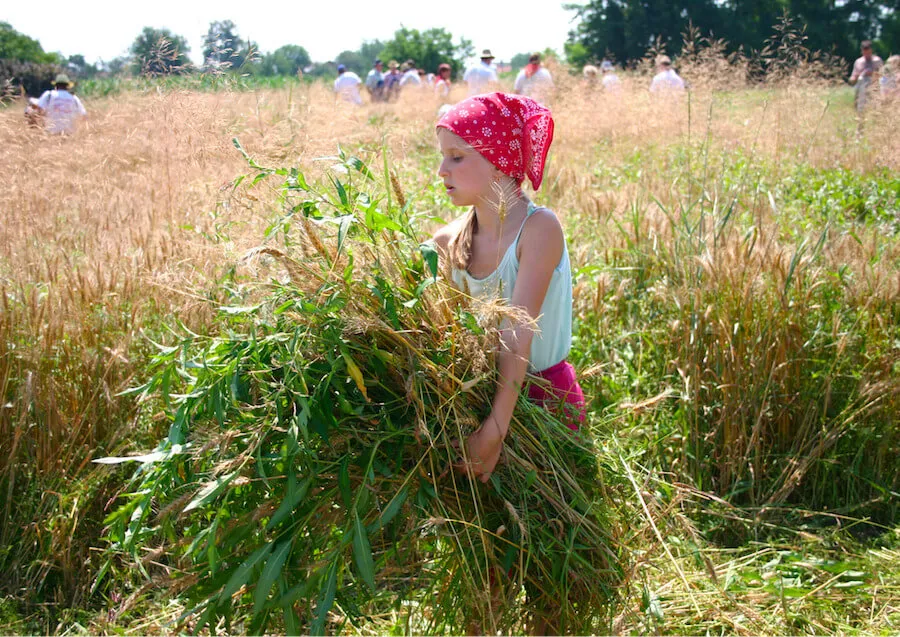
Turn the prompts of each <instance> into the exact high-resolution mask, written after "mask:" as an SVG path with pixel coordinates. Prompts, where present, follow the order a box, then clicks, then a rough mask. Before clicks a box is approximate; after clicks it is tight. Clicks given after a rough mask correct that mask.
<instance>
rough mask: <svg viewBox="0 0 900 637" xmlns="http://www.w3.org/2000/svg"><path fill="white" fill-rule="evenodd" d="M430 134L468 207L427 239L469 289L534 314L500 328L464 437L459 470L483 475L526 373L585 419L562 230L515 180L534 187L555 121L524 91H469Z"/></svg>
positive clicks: (536, 392) (444, 172) (532, 393)
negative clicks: (494, 381)
mask: <svg viewBox="0 0 900 637" xmlns="http://www.w3.org/2000/svg"><path fill="white" fill-rule="evenodd" d="M437 136H438V140H439V142H440V146H441V154H442V155H443V160H442V161H441V165H440V169H439V170H438V174H439V175H440V177H441V178H442V179H443V181H444V186H445V187H446V189H447V194H448V195H449V196H450V200H451V201H452V202H453V203H454V204H455V205H457V206H469V207H470V209H469V212H468V213H467V214H466V215H464V216H463V217H462V218H460V219H457V220H456V221H454V222H452V223H450V224H449V225H447V226H445V227H444V228H442V229H441V230H439V231H438V232H437V234H436V235H435V237H434V239H435V243H436V244H437V247H438V249H439V252H440V254H441V255H442V258H445V259H449V262H450V265H451V267H452V273H453V280H454V282H455V283H456V285H458V286H459V287H460V288H461V289H464V290H465V289H467V290H468V291H469V293H470V294H472V295H473V296H478V297H487V296H491V295H497V296H500V297H501V298H503V299H505V300H506V301H507V302H508V304H509V305H511V306H513V307H516V308H521V309H523V310H524V311H525V312H527V314H528V316H529V317H531V319H532V321H528V322H520V323H518V324H512V325H509V326H507V327H506V328H505V329H504V330H503V331H502V334H501V350H500V352H499V358H498V366H499V377H500V378H499V383H498V388H497V392H496V394H495V396H494V400H493V403H492V405H491V413H490V415H489V416H488V417H487V418H486V419H485V420H484V422H483V423H482V424H481V427H479V428H478V430H476V431H475V432H474V433H473V434H472V435H470V436H469V438H468V440H467V441H466V445H467V450H468V458H469V464H468V465H467V466H465V467H461V468H460V469H461V470H463V471H465V472H467V473H468V474H469V475H470V476H471V477H474V478H477V479H480V480H481V481H482V482H487V480H488V479H489V478H490V476H491V472H493V470H494V467H495V466H496V464H497V461H498V459H499V458H500V452H501V450H502V448H503V440H504V438H505V437H506V433H507V431H508V429H509V423H510V420H511V419H512V415H513V409H514V408H515V405H516V400H517V398H518V395H519V390H520V388H521V386H522V384H523V382H524V380H525V375H526V372H530V373H532V374H534V375H535V376H538V377H540V378H542V379H544V381H546V383H549V386H550V389H549V391H548V390H545V389H544V387H543V386H542V385H539V384H531V385H530V386H529V388H528V395H529V397H530V398H531V399H533V400H535V401H537V402H539V403H541V404H545V405H548V406H550V407H554V408H555V407H560V408H565V407H568V408H569V412H570V414H572V415H574V417H573V418H571V419H570V424H569V427H570V428H571V429H577V428H578V423H580V422H583V421H584V415H585V414H584V394H583V393H582V391H581V387H580V386H579V385H578V381H577V380H576V378H575V370H574V369H573V368H572V365H571V364H570V363H568V362H567V361H566V356H567V355H568V353H569V349H570V346H571V340H572V274H571V270H570V266H569V255H568V252H567V250H566V242H565V238H564V236H563V231H562V227H561V226H560V223H559V219H557V218H556V215H554V214H553V212H551V211H550V210H548V209H546V208H539V207H537V206H535V205H534V204H533V203H532V202H531V201H530V200H529V199H528V197H527V196H526V195H525V194H524V193H523V192H522V188H521V186H522V182H523V181H524V180H525V178H526V177H527V178H528V179H529V181H531V185H532V186H533V188H534V189H535V190H537V189H538V188H540V186H541V181H542V179H543V176H544V162H545V161H546V158H547V151H548V150H549V149H550V143H551V141H552V140H553V119H552V117H551V115H550V111H549V110H547V109H546V108H544V107H543V106H541V105H540V104H538V103H537V102H535V101H534V100H532V99H530V98H528V97H523V96H520V95H508V94H504V93H490V94H485V95H476V96H474V97H470V98H468V99H466V100H464V101H462V102H460V103H459V104H456V105H455V106H454V107H453V108H451V109H450V110H449V111H448V112H447V113H445V114H444V115H443V116H442V117H441V118H440V120H438V123H437ZM501 201H502V202H503V205H501ZM501 213H502V214H501ZM536 332H537V333H536ZM546 383H544V384H546Z"/></svg>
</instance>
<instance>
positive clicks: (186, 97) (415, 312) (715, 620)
mask: <svg viewBox="0 0 900 637" xmlns="http://www.w3.org/2000/svg"><path fill="white" fill-rule="evenodd" d="M707 71H709V69H707ZM692 72H693V75H692ZM686 76H687V77H688V79H690V80H692V85H693V89H692V90H691V92H690V93H689V94H686V95H683V96H679V97H659V96H651V95H649V94H648V93H647V92H646V90H645V87H646V78H644V77H637V76H635V77H628V78H625V86H624V89H623V90H622V91H621V92H620V93H618V94H615V95H607V94H602V93H599V92H596V91H594V90H592V89H591V88H590V87H587V86H585V85H583V84H582V83H581V81H580V78H575V77H566V76H564V75H563V74H561V73H560V74H558V76H557V77H558V78H559V81H558V84H559V91H558V94H557V95H556V97H555V98H554V101H553V102H552V104H551V108H552V109H553V112H554V117H555V120H556V139H555V142H554V144H553V147H552V150H551V154H550V159H549V164H548V172H547V175H546V177H545V180H544V186H543V188H542V189H541V191H539V192H538V193H535V194H534V199H535V201H536V202H538V203H539V204H542V205H546V206H548V207H550V208H552V209H553V210H555V211H556V212H557V214H558V215H559V216H560V218H561V220H562V222H563V225H564V228H565V232H566V235H567V241H568V245H569V250H570V254H571V258H572V266H573V275H574V277H575V281H574V283H575V312H574V314H575V319H574V321H575V324H574V326H573V334H574V343H573V351H572V354H571V357H570V360H571V361H572V362H573V364H574V365H575V366H576V368H577V369H578V370H579V374H580V376H581V379H582V385H583V387H584V389H585V392H586V394H587V395H588V398H589V419H588V425H587V428H586V429H587V433H588V434H589V436H587V437H586V438H587V439H589V440H587V441H579V442H577V443H571V444H570V443H569V442H566V443H563V442H560V444H559V446H558V447H555V446H553V447H552V448H551V447H548V446H547V445H551V446H552V445H553V442H552V441H553V440H554V438H553V436H554V433H555V434H559V432H558V431H556V432H554V430H553V427H554V423H553V422H551V420H548V419H547V418H546V417H545V415H543V412H540V410H537V409H534V408H533V407H530V406H529V405H527V404H524V403H523V404H522V405H521V409H520V411H519V414H518V416H517V422H518V424H517V425H516V426H515V427H514V428H513V435H515V436H516V438H515V441H514V442H513V443H511V444H510V451H509V456H510V458H509V460H508V462H507V465H506V466H505V468H504V469H503V470H501V471H498V472H497V479H496V480H494V481H492V482H491V483H490V484H489V485H486V486H485V488H484V489H483V490H476V489H474V488H473V487H472V486H471V485H468V484H467V482H466V481H465V480H464V479H462V478H459V477H454V475H453V474H452V472H451V473H450V474H449V476H448V475H446V474H444V473H442V465H441V461H442V456H441V455H440V454H441V453H445V452H446V451H447V449H448V448H449V446H448V445H449V441H450V440H451V439H452V438H454V437H456V436H458V435H460V434H461V433H464V432H465V431H466V430H467V429H466V428H467V427H470V424H471V423H470V421H471V420H472V417H473V414H477V413H478V410H479V409H480V407H479V405H481V404H483V403H484V402H485V401H486V400H487V398H486V396H487V395H488V393H487V392H489V389H490V382H489V380H487V379H489V378H490V374H491V365H490V364H488V362H487V361H486V360H485V357H484V355H483V354H479V352H482V351H483V349H482V348H484V347H485V346H487V343H488V342H489V341H490V339H491V338H492V334H491V330H490V329H484V328H483V324H482V322H480V321H479V320H477V319H478V317H483V316H484V315H485V314H490V312H494V313H495V314H497V313H500V314H502V312H503V310H502V308H493V309H492V308H474V307H471V306H469V305H467V303H466V302H465V301H464V300H460V299H459V298H456V297H455V296H454V293H453V291H452V290H450V289H449V287H448V286H447V285H446V284H445V283H444V281H443V280H442V277H441V274H440V272H439V271H437V270H433V269H432V268H433V267H434V264H433V262H432V261H431V258H432V255H431V254H430V253H429V252H428V250H427V248H424V249H423V248H421V247H420V246H419V243H420V242H421V241H423V240H425V239H427V238H428V237H429V236H430V233H431V232H432V231H433V230H434V229H435V228H436V227H437V226H438V224H439V223H440V222H441V221H440V220H442V219H443V220H449V219H452V218H453V217H455V216H456V215H458V214H459V213H460V211H458V210H454V209H453V208H452V206H451V205H450V203H449V200H448V198H447V196H446V194H445V192H444V189H443V188H442V185H441V180H440V179H439V178H438V176H437V168H436V167H437V164H438V161H439V160H438V158H439V152H438V148H437V145H436V138H435V135H434V129H433V126H434V122H435V119H436V113H437V108H438V104H437V103H436V102H435V101H434V100H432V99H430V98H425V99H417V98H413V97H409V96H404V99H401V101H400V102H399V103H396V104H378V105H366V106H364V107H361V108H354V107H351V106H347V105H344V104H340V103H335V100H334V97H333V95H332V94H331V93H330V91H329V90H328V89H327V87H325V86H323V85H320V84H301V83H296V84H294V85H290V84H288V85H286V86H283V87H278V88H256V89H255V90H250V89H249V88H248V87H246V86H241V87H230V86H229V85H228V83H227V82H224V83H222V84H221V85H218V86H215V87H203V90H192V89H190V88H189V87H183V86H182V87H162V86H153V85H152V84H149V83H148V84H144V85H141V86H135V87H131V89H130V90H127V89H122V90H119V89H117V90H116V91H110V92H109V94H108V95H104V96H99V95H98V96H96V97H93V98H91V97H90V96H85V98H84V99H85V104H86V107H87V108H88V110H89V113H90V117H89V120H88V121H87V122H86V125H85V126H84V127H83V128H82V129H81V130H80V131H79V132H78V133H77V134H76V135H75V136H73V137H71V138H51V137H47V136H45V135H43V134H41V133H40V132H38V131H34V130H29V129H27V128H26V127H25V126H24V122H23V121H22V117H21V110H20V109H19V108H18V107H15V106H14V107H10V108H6V109H4V110H0V142H2V148H3V153H2V154H0V174H2V175H3V176H4V177H3V188H2V189H0V215H2V223H0V303H2V306H0V392H2V396H0V494H2V497H0V508H2V516H0V571H2V572H3V573H4V574H5V575H4V577H3V578H0V630H2V631H3V632H4V633H26V632H32V633H56V634H84V633H89V634H98V633H101V634H106V633H115V634H131V633H138V634H147V633H154V634H158V633H171V632H174V631H176V630H184V629H191V628H198V627H202V628H203V630H204V631H209V632H222V633H224V632H236V633H258V632H261V631H263V630H265V631H269V632H284V631H289V632H301V633H304V632H310V631H313V632H318V631H325V632H332V633H333V632H337V633H343V634H375V633H378V634H383V633H391V634H406V633H423V632H432V633H448V632H461V631H465V630H467V629H472V624H471V621H470V620H472V619H473V618H476V619H477V620H478V623H477V624H476V626H477V629H481V630H485V631H490V630H501V631H503V632H521V631H524V630H528V629H529V625H528V620H527V618H526V617H525V613H524V609H523V606H522V600H521V597H522V595H520V594H519V593H520V592H521V590H527V589H528V586H529V584H531V585H532V587H533V585H534V582H531V581H530V578H532V577H534V578H535V582H537V581H550V580H552V581H553V586H556V588H555V589H553V590H552V591H550V592H552V593H553V594H554V595H557V594H559V593H560V592H563V593H565V592H568V594H569V595H571V596H572V597H570V599H574V598H576V597H577V600H578V601H576V602H573V604H574V605H573V606H572V607H571V608H569V609H568V610H566V609H563V611H562V612H563V613H564V614H565V613H566V612H568V615H566V617H568V619H567V620H566V621H568V622H569V623H567V624H565V625H564V626H563V627H564V628H566V629H567V630H569V631H574V632H583V631H587V630H591V631H594V632H603V633H615V634H620V633H659V634H699V633H729V634H784V633H792V634H836V633H851V634H857V633H866V634H872V633H877V634H892V633H896V632H898V631H900V568H898V564H900V518H898V513H900V507H898V504H900V428H898V425H900V178H898V176H897V175H898V171H900V137H898V135H897V133H896V130H897V128H898V122H900V108H898V105H896V104H894V105H891V104H885V105H883V106H880V107H879V110H872V111H871V112H870V113H869V114H868V115H867V117H866V119H865V120H864V121H862V122H858V121H857V119H856V117H855V112H854V109H853V98H852V92H851V90H850V89H849V88H847V87H846V86H842V85H838V84H834V85H831V84H826V83H821V82H816V81H812V80H806V79H803V78H800V77H789V76H786V77H781V78H778V80H777V81H773V82H771V83H769V84H761V85H755V86H752V87H750V86H741V85H738V84H736V83H735V82H734V81H733V78H730V77H729V76H728V75H727V73H723V72H722V71H721V69H720V70H718V71H715V70H712V71H711V72H703V70H702V69H701V68H700V67H697V68H694V69H686ZM703 78H706V79H707V81H704V80H703ZM236 88H240V90H236ZM457 90H461V89H457ZM458 96H459V97H462V96H463V93H462V92H460V93H459V95H458ZM654 98H655V99H654ZM435 275H436V276H435ZM129 390H130V391H129ZM476 424H477V421H476ZM516 427H518V429H517V428H516ZM423 440H424V441H426V442H423ZM548 441H549V442H548ZM417 445H418V446H417ZM416 449H419V451H418V452H415V453H418V454H419V455H415V453H414V454H413V455H412V456H410V455H409V453H410V450H413V451H415V450H416ZM376 450H377V453H376ZM139 454H143V455H144V458H143V461H142V462H137V461H127V462H108V463H96V462H94V461H95V460H97V459H100V458H122V457H125V456H131V455H139ZM538 457H540V460H538V459H537V458H538ZM385 458H392V459H394V460H396V462H395V463H394V464H392V463H391V462H388V461H387V460H385ZM567 463H568V464H567ZM573 467H574V468H573ZM504 471H505V472H506V473H505V474H504ZM576 475H577V476H578V480H574V478H573V481H572V482H571V483H568V482H566V480H567V479H568V478H569V477H572V476H576ZM548 476H552V477H553V480H555V482H554V481H552V480H550V479H549V478H548ZM585 476H587V478H586V477H585ZM585 485H587V488H585ZM535 499H537V500H538V501H539V502H540V505H537V504H535ZM491 507H493V508H491ZM551 509H552V512H553V513H552V515H550V514H547V513H546V512H547V510H551ZM494 510H496V511H498V513H497V514H496V516H494V517H492V515H493V513H492V511H494ZM585 512H588V513H589V514H590V515H589V516H588V513H585ZM526 513H527V515H526ZM531 513H534V515H531ZM545 514H546V515H550V520H549V522H548V520H547V519H545V518H543V517H541V516H542V515H545ZM577 514H583V515H584V516H585V517H584V519H587V518H588V517H590V520H589V523H584V524H581V523H576V522H577V520H576V517H577ZM567 516H569V517H567ZM573 516H575V517H573ZM592 525H593V526H592ZM557 526H558V527H560V529H562V530H559V529H557ZM470 529H476V530H477V533H476V532H470ZM485 529H488V533H489V534H492V535H494V536H496V537H495V538H494V539H492V540H491V541H490V542H489V541H487V540H485V539H484V536H485ZM573 529H574V530H573ZM476 536H477V537H476ZM460 538H465V539H464V540H463V539H460ZM557 541H559V546H557V545H556V544H555V542H557ZM502 542H506V543H507V544H508V545H509V546H510V547H521V546H525V545H527V544H528V543H529V542H532V543H533V544H537V543H543V544H542V546H545V549H544V551H545V554H547V555H550V556H552V558H553V559H551V560H548V562H547V564H546V565H540V564H538V565H529V564H525V563H519V562H517V560H519V559H520V558H519V557H516V556H517V555H528V556H530V555H531V553H529V552H528V551H525V550H522V551H521V552H520V553H516V552H515V551H513V550H512V549H509V550H507V551H506V553H504V555H503V556H502V557H500V558H496V559H499V560H500V563H501V564H503V567H504V569H506V570H507V572H509V573H510V574H512V575H513V576H512V577H511V578H510V582H509V583H508V585H507V587H506V588H507V589H508V590H507V591H506V592H507V597H508V600H507V602H508V603H507V604H506V605H505V606H504V608H505V609H506V610H504V611H497V610H496V603H495V600H492V599H490V597H491V595H490V592H489V589H490V588H491V587H492V584H493V583H494V580H495V579H496V576H495V575H492V574H490V573H489V572H488V571H490V569H481V568H480V567H479V566H478V565H480V564H484V563H486V561H489V560H491V559H495V557H496V556H495V557H491V556H490V555H489V553H490V552H491V551H492V550H494V549H496V546H497V545H499V544H502ZM566 542H569V544H566ZM550 545H552V548H551V549H546V546H550ZM491 547H494V549H492V548H491ZM567 556H568V557H567ZM572 556H575V557H572ZM570 558H571V559H572V560H573V561H572V563H571V564H570V563H569V562H568V561H567V560H568V559H570ZM576 559H577V561H576ZM504 560H506V561H504ZM526 561H527V560H526ZM560 564H562V566H560ZM542 568H544V570H541V569H542ZM579 569H581V570H582V571H583V572H582V573H579V572H578V571H579ZM545 571H546V572H545ZM535 573H537V575H535ZM586 573H589V574H590V575H591V577H594V576H596V578H595V579H592V580H590V582H586V578H585V577H581V575H584V574H586ZM442 582H443V584H442ZM589 584H590V585H589ZM544 593H547V591H544ZM563 606H566V605H565V604H563ZM567 608H568V607H567ZM188 611H192V612H188Z"/></svg>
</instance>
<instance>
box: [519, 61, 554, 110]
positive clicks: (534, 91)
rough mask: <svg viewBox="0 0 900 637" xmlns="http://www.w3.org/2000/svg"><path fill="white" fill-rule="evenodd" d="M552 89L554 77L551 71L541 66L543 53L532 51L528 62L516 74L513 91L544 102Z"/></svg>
mask: <svg viewBox="0 0 900 637" xmlns="http://www.w3.org/2000/svg"><path fill="white" fill-rule="evenodd" d="M552 90H553V78H552V77H551V75H550V71H548V70H547V69H546V67H543V66H541V54H540V53H532V54H531V57H529V58H528V64H526V65H525V68H523V69H522V70H521V71H519V74H518V75H517V76H516V82H515V84H514V85H513V92H514V93H518V94H519V95H525V96H526V97H530V98H531V99H533V100H535V101H538V102H544V101H546V99H547V98H548V97H549V95H550V92H551V91H552Z"/></svg>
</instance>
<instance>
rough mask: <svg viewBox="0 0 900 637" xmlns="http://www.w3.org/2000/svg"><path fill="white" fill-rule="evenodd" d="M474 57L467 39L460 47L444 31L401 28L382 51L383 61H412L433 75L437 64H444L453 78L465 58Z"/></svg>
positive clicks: (473, 51)
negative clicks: (447, 66) (448, 67)
mask: <svg viewBox="0 0 900 637" xmlns="http://www.w3.org/2000/svg"><path fill="white" fill-rule="evenodd" d="M473 55H475V48H474V47H473V46H472V43H471V42H470V41H469V40H466V39H465V38H461V39H460V41H459V44H453V36H452V35H451V34H450V33H449V32H448V31H446V30H445V29H428V30H427V31H422V32H420V31H418V30H416V29H408V28H406V27H400V29H399V30H398V31H396V32H395V33H394V38H393V39H392V40H389V41H388V42H386V43H385V45H384V50H383V51H382V52H381V56H382V58H384V59H385V60H389V59H390V60H397V61H398V62H404V61H405V60H413V61H414V62H415V63H416V66H418V67H419V68H422V69H425V70H426V71H428V72H430V73H434V72H436V71H437V67H438V65H439V64H441V63H442V62H446V63H447V64H449V65H450V68H451V72H452V74H453V75H458V74H459V72H460V71H461V70H462V68H463V65H464V63H465V60H466V58H469V57H472V56H473ZM369 63H370V64H371V61H370V62H369Z"/></svg>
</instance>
